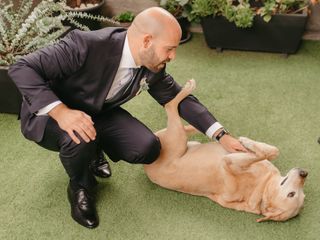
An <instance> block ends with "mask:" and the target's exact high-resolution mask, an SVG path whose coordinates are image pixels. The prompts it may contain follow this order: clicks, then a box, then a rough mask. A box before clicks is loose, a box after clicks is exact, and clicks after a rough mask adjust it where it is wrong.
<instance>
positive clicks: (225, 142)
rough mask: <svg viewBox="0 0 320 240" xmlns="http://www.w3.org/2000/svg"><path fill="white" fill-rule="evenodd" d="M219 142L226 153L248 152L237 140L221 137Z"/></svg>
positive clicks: (227, 136) (228, 136) (226, 136)
mask: <svg viewBox="0 0 320 240" xmlns="http://www.w3.org/2000/svg"><path fill="white" fill-rule="evenodd" d="M219 142H220V144H221V145H222V146H223V148H224V149H225V150H227V151H228V152H248V150H247V149H246V148H245V147H244V146H242V144H241V143H240V142H239V140H237V139H235V138H234V137H232V136H230V135H227V134H225V135H223V136H222V137H221V138H220V140H219Z"/></svg>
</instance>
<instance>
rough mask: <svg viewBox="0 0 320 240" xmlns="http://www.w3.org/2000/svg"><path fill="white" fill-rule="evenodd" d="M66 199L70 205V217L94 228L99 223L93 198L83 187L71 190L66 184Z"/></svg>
mask: <svg viewBox="0 0 320 240" xmlns="http://www.w3.org/2000/svg"><path fill="white" fill-rule="evenodd" d="M67 192H68V199H69V202H70V205H71V216H72V218H73V219H74V220H75V221H76V222H77V223H79V224H80V225H82V226H85V227H87V228H95V227H97V226H98V225H99V218H98V214H97V210H96V207H95V205H94V200H93V198H92V197H91V196H90V195H89V194H88V192H87V190H85V189H84V188H79V189H78V190H76V191H74V190H72V188H71V186H70V184H69V186H68V191H67Z"/></svg>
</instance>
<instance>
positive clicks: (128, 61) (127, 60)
mask: <svg viewBox="0 0 320 240" xmlns="http://www.w3.org/2000/svg"><path fill="white" fill-rule="evenodd" d="M119 68H140V66H137V64H136V63H135V61H134V59H133V57H132V53H131V50H130V47H129V42H128V35H126V39H125V41H124V46H123V50H122V56H121V61H120V65H119Z"/></svg>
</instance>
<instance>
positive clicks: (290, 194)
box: [287, 192, 296, 198]
mask: <svg viewBox="0 0 320 240" xmlns="http://www.w3.org/2000/svg"><path fill="white" fill-rule="evenodd" d="M294 195H296V192H290V193H288V196H287V197H289V198H292V197H294Z"/></svg>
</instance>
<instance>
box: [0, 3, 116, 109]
mask: <svg viewBox="0 0 320 240" xmlns="http://www.w3.org/2000/svg"><path fill="white" fill-rule="evenodd" d="M32 6H33V1H30V0H22V1H21V2H20V4H19V5H18V6H15V5H14V4H13V1H12V0H4V1H1V3H0V36H1V38H0V112H5V113H18V112H19V109H20V104H21V95H20V93H19V91H18V90H17V88H16V87H15V85H14V83H13V82H12V80H11V79H10V78H9V76H8V74H7V70H8V66H9V65H11V64H12V63H14V62H15V61H16V59H18V58H19V57H21V56H23V55H26V54H28V53H31V52H33V51H35V50H37V49H39V48H41V47H44V46H47V45H49V44H53V43H55V42H56V41H57V38H59V37H61V36H63V35H64V34H65V33H66V31H67V29H66V27H65V26H64V25H63V24H62V21H64V20H69V21H70V22H72V23H74V24H75V25H76V26H77V27H78V28H80V29H82V30H89V29H88V27H86V26H84V25H82V24H80V23H78V22H77V21H76V20H75V18H76V17H82V18H89V19H96V20H99V21H109V22H111V23H114V21H113V20H110V19H108V18H104V17H101V16H92V15H90V14H87V13H78V12H70V11H66V10H65V8H64V5H63V2H54V1H53V0H45V1H41V2H40V3H39V4H38V5H36V6H35V7H34V8H33V9H32Z"/></svg>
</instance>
